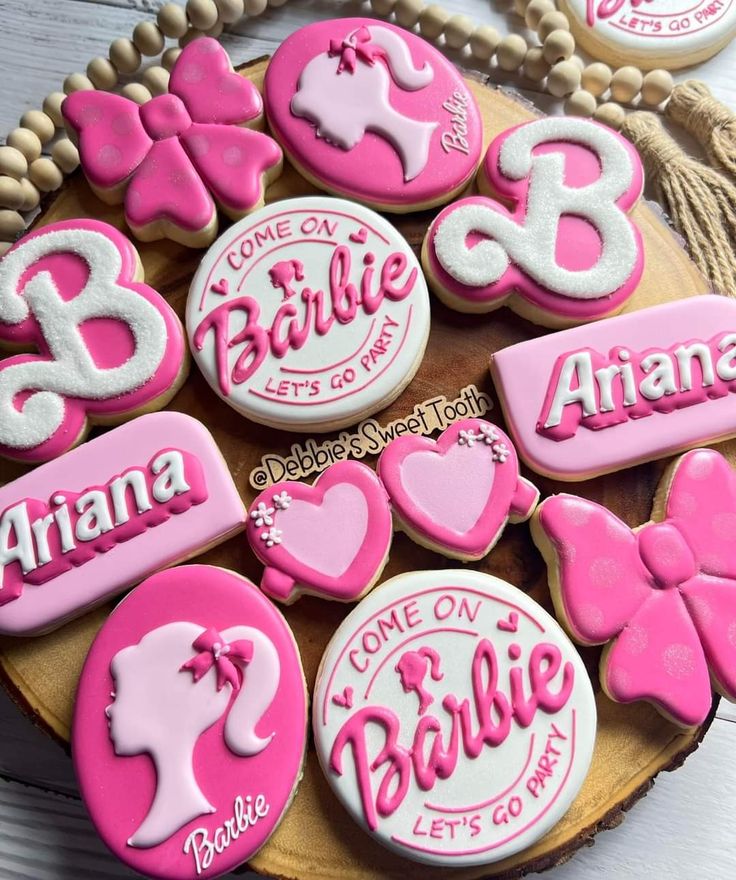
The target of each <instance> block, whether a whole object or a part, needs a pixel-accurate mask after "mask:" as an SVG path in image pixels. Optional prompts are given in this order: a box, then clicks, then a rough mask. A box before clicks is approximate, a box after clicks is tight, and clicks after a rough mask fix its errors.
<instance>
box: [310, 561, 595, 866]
mask: <svg viewBox="0 0 736 880" xmlns="http://www.w3.org/2000/svg"><path fill="white" fill-rule="evenodd" d="M312 725H313V730H314V740H315V746H316V749H317V754H318V757H319V760H320V763H321V765H322V769H323V771H324V773H325V775H326V777H327V779H328V781H329V783H330V785H331V786H332V788H333V790H334V791H335V793H336V794H337V796H338V797H339V798H340V800H341V801H342V802H343V804H344V805H345V807H346V808H347V810H348V811H349V812H350V814H351V815H352V816H353V818H354V819H355V820H356V821H357V822H358V823H359V824H360V825H361V826H362V827H363V828H364V829H365V830H367V831H368V832H369V833H370V834H372V835H373V837H374V838H375V839H376V840H377V841H378V842H380V843H382V844H383V845H384V846H387V847H389V848H390V849H392V850H393V851H395V852H397V853H399V854H400V855H402V856H404V857H405V858H410V859H414V860H416V861H420V862H427V863H429V864H432V865H442V866H445V867H460V866H465V865H477V864H486V863H491V862H496V861H500V860H502V859H504V858H506V857H507V856H511V855H513V854H514V853H517V852H520V851H521V850H523V849H525V848H527V847H528V846H530V845H532V844H533V843H534V842H535V841H536V840H538V839H539V838H540V837H542V836H543V835H544V834H546V833H547V832H548V831H549V830H550V829H551V828H552V827H553V826H554V825H555V824H556V822H558V821H559V819H561V818H562V816H563V815H564V813H565V812H566V811H567V809H568V808H569V806H570V804H571V803H572V801H573V800H574V798H575V796H576V795H577V793H578V791H579V789H580V786H581V785H582V783H583V780H584V779H585V776H586V774H587V771H588V767H589V764H590V760H591V756H592V752H593V743H594V741H595V734H596V708H595V700H594V697H593V690H592V688H591V684H590V680H589V678H588V674H587V672H586V670H585V667H584V665H583V663H582V661H581V659H580V657H579V656H578V654H577V652H576V650H575V648H574V647H573V645H572V643H571V642H570V641H569V639H568V638H567V636H565V634H564V633H563V632H562V630H561V629H560V627H559V625H558V624H557V623H556V622H555V621H554V620H553V618H551V617H550V615H549V614H547V612H546V611H544V610H543V609H542V608H541V607H540V606H539V605H537V604H536V602H534V601H533V600H531V599H530V598H529V597H528V596H526V595H525V594H524V593H522V592H521V591H520V590H517V589H516V588H515V587H512V586H511V585H510V584H507V583H506V582H504V581H501V580H499V579H498V578H495V577H491V576H490V575H486V574H481V573H479V572H475V571H468V570H465V569H463V570H451V571H423V572H411V573H408V574H403V575H399V576H398V577H395V578H393V579H392V580H390V581H388V582H387V583H386V584H384V585H382V586H380V587H378V588H377V589H375V590H374V591H373V592H372V593H370V594H369V595H368V596H367V597H366V598H365V599H363V600H362V602H360V604H359V605H358V606H357V607H356V609H355V610H354V611H353V612H352V613H351V614H350V615H349V616H348V617H347V618H346V619H345V621H344V622H343V623H342V625H341V626H340V627H339V628H338V630H337V632H336V633H335V635H334V636H333V638H332V641H331V642H330V644H329V645H328V647H327V650H326V651H325V654H324V657H323V659H322V664H321V666H320V671H319V674H318V679H317V684H316V689H315V696H314V701H313V704H312Z"/></svg>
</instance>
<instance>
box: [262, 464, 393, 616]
mask: <svg viewBox="0 0 736 880" xmlns="http://www.w3.org/2000/svg"><path fill="white" fill-rule="evenodd" d="M246 533H247V535H248V540H249V541H250V545H251V547H252V548H253V552H254V553H255V554H256V556H257V557H258V558H259V559H260V560H261V562H263V564H264V565H265V566H266V570H265V571H264V572H263V577H262V578H261V589H262V590H263V591H264V592H265V593H266V594H267V595H269V596H271V597H272V598H274V599H278V600H279V601H281V602H284V603H286V604H291V603H292V602H294V601H295V600H296V599H298V598H299V596H300V595H301V593H310V594H313V595H317V596H322V597H324V598H328V599H337V600H339V601H341V602H353V601H355V600H356V599H359V598H360V597H361V596H362V595H363V594H364V593H366V592H367V591H368V590H370V588H371V587H372V586H373V585H374V584H375V582H376V581H377V580H378V578H379V577H380V575H381V572H382V571H383V567H384V565H385V564H386V560H387V558H388V551H389V548H390V546H391V536H392V532H391V512H390V509H389V505H388V499H387V498H386V493H385V491H384V489H383V487H382V486H381V483H380V481H379V480H378V477H377V476H376V475H375V473H374V472H373V471H372V470H371V469H370V468H369V467H367V466H366V465H364V464H360V463H358V462H355V461H341V462H338V463H337V464H333V465H332V466H331V467H329V468H327V470H326V471H325V472H324V473H323V474H321V476H320V477H319V478H318V479H317V480H316V481H315V483H314V485H313V486H310V485H309V484H308V483H300V482H297V481H285V482H282V483H276V485H274V486H271V488H270V489H266V491H265V492H261V494H260V495H259V496H258V497H257V498H256V499H255V501H254V502H253V504H252V505H251V507H250V510H249V512H248V526H247V530H246Z"/></svg>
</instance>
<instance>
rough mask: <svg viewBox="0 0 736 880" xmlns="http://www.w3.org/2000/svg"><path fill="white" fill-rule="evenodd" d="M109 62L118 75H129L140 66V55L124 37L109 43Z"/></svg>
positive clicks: (130, 41) (131, 42)
mask: <svg viewBox="0 0 736 880" xmlns="http://www.w3.org/2000/svg"><path fill="white" fill-rule="evenodd" d="M109 54H110V61H112V63H113V64H114V65H115V69H116V70H117V71H118V72H119V73H125V74H131V73H135V72H136V70H138V68H139V67H140V66H141V53H140V52H139V51H138V49H137V48H136V47H135V45H134V44H133V41H132V40H128V39H127V38H126V37H118V38H117V40H113V41H112V43H110V53H109Z"/></svg>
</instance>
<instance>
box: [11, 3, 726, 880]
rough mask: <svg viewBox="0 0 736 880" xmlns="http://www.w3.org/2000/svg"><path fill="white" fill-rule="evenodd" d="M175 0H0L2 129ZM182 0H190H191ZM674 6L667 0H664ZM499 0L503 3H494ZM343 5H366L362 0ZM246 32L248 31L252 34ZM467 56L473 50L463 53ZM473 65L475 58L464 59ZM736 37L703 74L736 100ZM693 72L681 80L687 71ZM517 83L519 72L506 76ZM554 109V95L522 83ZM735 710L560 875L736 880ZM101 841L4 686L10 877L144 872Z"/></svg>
mask: <svg viewBox="0 0 736 880" xmlns="http://www.w3.org/2000/svg"><path fill="white" fill-rule="evenodd" d="M163 2H164V0H98V2H93V0H0V74H1V79H0V82H1V83H2V88H1V89H0V134H4V133H6V132H8V131H9V130H10V129H11V128H13V127H15V126H16V125H17V120H18V118H19V116H20V115H21V113H22V112H23V111H24V110H26V109H28V108H30V107H37V106H39V104H40V102H41V100H42V99H43V97H44V96H45V95H46V94H47V93H48V92H50V91H56V90H58V89H59V87H60V84H61V81H62V80H63V78H64V77H65V76H66V75H67V74H68V73H71V72H73V71H76V70H84V67H85V65H86V63H87V61H88V60H89V59H90V58H92V57H93V56H94V55H104V54H106V52H107V47H108V45H109V43H110V41H111V40H112V39H113V38H114V37H118V36H129V35H130V33H131V32H132V29H133V26H134V25H135V24H136V23H137V22H138V21H140V20H141V18H143V17H146V16H149V17H151V18H153V16H154V15H155V13H156V10H157V9H158V7H159V6H161V5H162V3H163ZM182 2H183V0H182ZM659 2H660V3H661V4H662V5H666V3H667V2H668V0H659ZM444 3H445V5H446V6H447V7H448V8H452V9H453V10H456V11H461V12H465V13H467V14H469V15H471V16H472V17H473V18H474V19H475V20H477V21H483V22H485V23H489V24H493V25H494V26H496V27H497V28H498V29H499V30H500V31H501V32H502V33H505V32H507V31H508V30H509V29H518V28H519V27H520V24H521V21H520V19H519V18H518V16H516V15H514V13H513V11H512V3H511V0H493V2H489V0H444ZM491 6H492V7H493V8H492V9H491V8H490V7H491ZM336 8H337V7H336V0H315V2H312V3H305V2H294V3H292V2H290V3H289V4H288V5H287V6H286V7H283V8H281V9H275V10H272V11H270V12H269V13H268V14H267V15H265V16H263V17H262V18H259V19H258V20H257V21H256V22H254V23H252V24H246V23H241V24H240V25H239V26H238V28H237V30H236V32H234V33H232V34H231V35H228V36H226V37H225V38H224V44H225V45H226V47H227V48H228V50H229V51H230V53H231V56H232V58H233V60H234V61H235V62H236V63H237V62H241V61H245V60H247V59H249V58H253V57H256V56H259V55H264V54H268V53H270V52H272V51H273V50H274V49H275V47H276V46H277V45H278V43H279V42H280V40H281V39H283V37H285V36H286V35H287V34H289V33H291V32H292V31H293V30H295V29H296V28H297V27H299V26H300V25H302V24H304V23H306V22H308V21H310V20H313V19H316V18H328V17H330V16H333V15H335V14H336ZM339 11H340V12H341V14H344V15H355V14H359V13H360V11H361V6H360V4H359V3H354V2H348V3H343V4H341V5H340V7H339ZM246 34H247V36H246ZM459 60H460V61H462V60H463V59H462V58H461V59H459ZM465 63H466V64H468V59H465ZM735 74H736V42H734V43H732V44H731V46H730V47H729V48H727V49H726V50H724V52H722V53H721V54H720V55H719V56H717V57H716V58H714V59H712V60H711V61H709V62H707V63H706V64H704V65H702V66H701V67H700V68H699V69H698V71H697V76H698V77H699V78H701V79H703V80H705V81H706V82H707V83H708V84H709V85H710V87H711V89H712V90H713V92H714V93H715V94H716V95H717V96H718V97H719V98H720V99H721V100H722V101H724V102H726V103H727V104H728V105H729V106H731V107H732V108H734V109H736V75H735ZM686 76H687V74H684V75H681V76H680V77H679V78H685V77H686ZM498 79H499V81H505V82H508V75H506V74H503V75H502V76H500V77H498ZM512 84H513V85H514V86H516V87H517V88H519V89H520V90H521V91H522V92H523V93H524V94H525V95H526V97H527V98H528V99H529V100H531V101H533V102H535V103H537V104H538V106H540V107H542V108H543V109H546V110H551V109H554V108H553V105H552V104H551V102H550V101H549V100H548V99H544V98H540V96H539V95H537V94H535V93H534V92H531V91H528V89H529V83H525V82H524V81H523V80H521V79H518V80H515V81H513V83H512ZM735 752H736V708H734V707H731V706H727V705H723V707H722V709H721V711H720V712H719V717H718V718H717V720H716V721H715V722H714V724H713V727H712V729H711V731H710V732H709V734H708V736H707V738H706V740H705V742H704V743H703V745H702V746H701V747H700V749H699V750H698V751H697V752H696V753H695V754H694V755H693V756H691V757H690V758H689V759H688V760H687V762H686V763H685V765H684V767H683V768H682V769H681V770H679V771H678V772H677V773H674V774H664V775H663V776H662V777H660V779H659V780H658V781H657V784H656V787H655V789H654V791H653V792H652V793H650V794H649V795H648V797H646V798H645V799H644V800H643V801H642V802H640V803H639V804H637V805H636V807H635V808H634V809H633V811H632V813H631V815H630V816H629V817H628V818H627V820H626V821H625V822H624V823H623V825H622V826H621V827H620V828H618V829H616V830H614V831H609V832H606V833H605V834H602V835H600V836H599V837H598V838H596V841H595V846H594V847H592V848H590V849H587V850H585V851H583V852H581V853H579V854H578V855H577V856H576V857H575V858H574V859H573V860H572V861H571V862H569V863H568V864H566V865H563V866H561V867H559V868H555V869H554V870H553V871H552V872H550V874H549V876H550V880H589V878H593V877H596V878H598V880H639V878H642V877H644V876H647V877H648V878H651V880H664V878H666V880H732V878H734V877H736V771H735V770H734V753H735ZM134 876H137V875H134V874H133V872H131V871H129V870H127V869H126V868H124V867H123V866H122V865H120V864H119V863H118V862H117V861H116V860H115V859H114V858H113V857H112V856H111V855H109V854H108V852H107V850H106V849H105V847H104V846H103V845H102V843H101V842H100V841H99V840H98V839H97V836H96V834H95V832H94V830H93V828H92V826H91V825H90V823H89V821H88V820H87V817H86V814H85V811H84V808H83V807H82V805H81V803H80V801H79V799H78V796H77V794H76V786H75V782H74V776H73V773H72V769H71V762H70V761H69V759H68V758H67V757H66V755H65V754H64V753H63V751H62V750H61V749H60V748H59V747H58V745H56V744H55V743H54V742H52V741H51V740H50V739H49V738H48V737H46V736H45V735H44V734H43V733H42V732H40V731H39V730H37V729H35V728H34V727H33V726H32V725H31V724H30V723H29V722H28V721H27V720H26V719H25V718H24V717H22V716H21V715H20V713H19V712H18V711H17V709H16V708H15V707H14V706H13V705H12V703H11V702H10V700H9V699H8V698H7V697H6V696H5V694H4V693H2V692H1V691H0V880H108V878H126V877H134Z"/></svg>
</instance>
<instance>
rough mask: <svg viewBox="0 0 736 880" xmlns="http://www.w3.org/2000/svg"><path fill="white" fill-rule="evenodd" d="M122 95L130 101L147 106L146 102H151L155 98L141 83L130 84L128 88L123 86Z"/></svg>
mask: <svg viewBox="0 0 736 880" xmlns="http://www.w3.org/2000/svg"><path fill="white" fill-rule="evenodd" d="M121 94H122V95H123V97H125V98H128V99H129V100H131V101H135V103H136V104H145V103H146V101H150V100H151V98H152V97H153V95H152V94H151V93H150V92H149V91H148V89H147V88H146V87H145V86H144V85H142V84H141V83H128V84H127V85H126V86H123V88H122V91H121Z"/></svg>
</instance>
